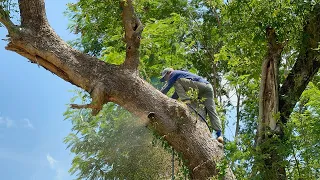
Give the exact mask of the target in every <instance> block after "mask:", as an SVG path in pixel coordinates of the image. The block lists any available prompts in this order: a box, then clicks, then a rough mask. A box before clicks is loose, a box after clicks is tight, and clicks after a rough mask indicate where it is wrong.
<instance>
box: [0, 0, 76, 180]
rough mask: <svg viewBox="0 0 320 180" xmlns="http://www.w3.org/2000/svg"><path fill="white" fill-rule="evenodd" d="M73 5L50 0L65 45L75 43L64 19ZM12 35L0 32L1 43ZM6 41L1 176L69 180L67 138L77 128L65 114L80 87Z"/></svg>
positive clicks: (0, 61)
mask: <svg viewBox="0 0 320 180" xmlns="http://www.w3.org/2000/svg"><path fill="white" fill-rule="evenodd" d="M68 2H75V0H46V7H47V16H48V19H49V23H50V24H51V26H52V27H53V29H55V30H56V32H57V33H58V35H60V36H61V38H62V39H64V40H71V39H72V38H75V37H74V35H72V34H71V33H69V31H68V30H67V26H68V18H67V17H65V16H64V15H63V11H65V9H66V4H67V3H68ZM6 35H7V31H6V30H5V29H4V28H3V27H1V28H0V38H1V39H5V38H6V37H5V36H6ZM6 44H7V42H5V41H3V40H0V99H1V101H0V173H1V179H3V180H69V179H72V177H71V176H70V175H69V174H68V170H69V168H70V166H71V161H72V155H71V154H70V151H69V150H68V149H66V145H65V144H64V143H63V138H64V137H65V136H67V135H68V133H69V132H70V129H71V123H70V122H69V121H65V120H64V118H63V112H64V111H65V110H66V107H67V105H66V104H68V103H69V100H70V98H71V97H72V96H73V93H71V92H69V90H73V89H74V88H75V87H74V86H72V85H71V84H70V83H67V82H65V81H63V80H62V79H60V78H58V77H57V76H55V75H53V74H52V73H50V72H48V71H46V70H45V69H43V68H40V67H38V66H37V65H35V64H31V63H29V62H28V60H27V59H26V58H23V57H21V56H20V55H18V54H15V53H13V52H10V51H7V50H5V49H4V47H5V46H6Z"/></svg>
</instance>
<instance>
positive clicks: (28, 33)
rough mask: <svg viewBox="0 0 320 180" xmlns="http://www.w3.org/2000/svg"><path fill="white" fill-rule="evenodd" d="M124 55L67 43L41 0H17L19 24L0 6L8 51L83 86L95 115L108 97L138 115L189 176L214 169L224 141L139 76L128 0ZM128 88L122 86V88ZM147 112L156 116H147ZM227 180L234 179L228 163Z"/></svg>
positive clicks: (135, 25)
mask: <svg viewBox="0 0 320 180" xmlns="http://www.w3.org/2000/svg"><path fill="white" fill-rule="evenodd" d="M121 5H122V8H123V13H122V19H123V23H124V27H125V41H126V44H127V46H126V59H125V61H124V63H123V64H122V65H120V66H116V65H111V64H107V63H105V62H103V61H100V60H99V59H97V58H94V57H91V56H88V55H86V54H83V53H81V52H79V51H77V50H75V49H73V48H71V47H70V46H69V45H68V44H66V43H65V42H64V41H63V40H62V39H61V38H60V37H59V36H58V35H57V34H56V33H55V32H54V30H53V29H52V28H51V27H50V25H49V24H48V21H47V18H46V14H45V5H44V0H32V1H30V0H19V8H20V16H21V25H15V24H14V23H12V22H11V21H10V18H9V16H8V13H7V12H6V11H5V10H4V9H3V7H1V8H0V22H1V23H2V24H3V25H4V26H5V27H6V28H7V30H8V33H9V35H8V37H9V43H8V45H7V47H6V49H7V50H10V51H13V52H16V53H18V54H20V55H22V56H24V57H26V58H28V59H29V60H30V61H31V62H32V63H36V64H38V65H40V66H42V67H44V68H45V69H47V70H49V71H51V72H52V73H54V74H56V75H57V76H59V77H60V78H62V79H64V80H65V81H67V82H70V83H72V84H74V85H76V86H78V87H80V88H82V89H84V90H85V91H87V92H88V93H89V94H90V95H91V98H92V102H91V104H87V105H73V107H74V108H92V109H93V113H94V114H97V113H98V112H99V111H100V110H101V108H102V106H103V105H104V104H105V103H108V102H114V103H117V104H119V105H121V106H123V107H124V108H126V109H127V110H128V111H130V112H132V113H134V114H135V115H137V116H138V117H141V118H142V119H144V120H145V121H146V123H147V124H148V125H150V126H152V127H153V128H154V130H155V131H156V132H157V133H158V134H160V135H162V136H164V137H165V139H166V140H167V141H168V142H169V143H170V144H171V145H172V147H173V148H174V149H175V150H176V151H177V152H181V153H182V155H183V158H185V159H186V160H187V164H186V165H187V166H188V167H189V170H190V172H191V177H192V179H207V178H208V177H212V176H215V175H217V174H218V172H219V170H218V169H217V166H216V165H217V164H218V163H219V162H220V161H221V160H222V159H223V146H222V145H221V144H219V143H218V142H217V141H216V140H214V139H211V134H210V132H209V131H208V129H207V127H206V125H205V124H204V123H203V122H201V121H197V119H198V118H197V117H195V115H193V114H192V113H191V112H189V110H188V108H187V106H186V105H184V104H182V103H179V102H177V101H175V100H173V99H170V98H168V97H167V96H165V95H163V94H162V93H161V92H160V91H158V90H157V89H155V88H154V87H152V86H151V85H150V84H149V83H147V82H146V81H144V80H143V79H141V78H140V77H139V76H138V74H139V73H138V70H137V67H138V64H139V51H138V49H139V45H140V34H141V32H142V30H143V26H142V24H141V22H140V21H139V19H138V18H137V17H136V15H135V13H134V9H133V6H132V2H131V0H126V1H122V3H121ZM123 87H126V88H123ZM149 112H154V113H155V116H154V117H153V118H151V119H147V116H148V114H149ZM225 179H235V177H234V175H233V173H232V172H231V170H230V169H229V168H227V169H226V175H225Z"/></svg>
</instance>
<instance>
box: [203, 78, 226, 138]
mask: <svg viewBox="0 0 320 180" xmlns="http://www.w3.org/2000/svg"><path fill="white" fill-rule="evenodd" d="M199 89H200V92H202V93H201V94H200V97H202V98H204V99H205V100H204V106H205V107H206V110H207V113H208V116H209V118H210V122H211V126H212V128H213V129H214V130H215V131H216V133H217V137H218V141H219V142H221V143H222V142H223V138H222V137H221V129H222V127H221V121H220V118H219V117H218V113H217V111H216V107H215V103H214V99H213V89H212V86H211V85H210V84H207V85H206V87H200V88H199Z"/></svg>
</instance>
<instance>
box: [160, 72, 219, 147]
mask: <svg viewBox="0 0 320 180" xmlns="http://www.w3.org/2000/svg"><path fill="white" fill-rule="evenodd" d="M161 76H162V77H161V79H160V81H161V82H164V81H167V84H166V85H165V86H164V87H163V88H162V89H161V92H162V93H164V94H167V92H168V91H169V90H170V88H171V87H172V86H174V88H175V93H174V94H173V95H172V98H173V99H178V98H180V100H181V101H182V102H185V103H186V104H188V106H189V107H190V106H191V104H192V102H191V101H196V102H194V103H198V102H197V101H200V102H202V101H203V104H204V106H205V112H206V113H208V115H209V118H210V122H211V126H212V129H214V130H215V131H216V135H217V140H218V141H219V142H220V143H223V137H222V136H221V121H220V119H219V117H218V114H217V112H216V109H215V103H214V99H213V88H212V85H211V84H210V83H209V82H208V81H207V80H205V79H204V78H203V77H200V76H197V75H195V74H192V73H190V72H187V71H181V70H174V69H172V68H165V69H164V70H163V71H162V73H161ZM192 89H193V90H196V92H195V93H196V94H197V95H198V96H197V97H196V99H192V98H190V96H188V95H187V92H188V91H190V90H192ZM191 107H192V106H191ZM193 109H194V108H193ZM194 110H195V109H194ZM195 111H196V110H195ZM199 115H200V114H199ZM202 118H204V117H203V116H202ZM204 121H205V118H204Z"/></svg>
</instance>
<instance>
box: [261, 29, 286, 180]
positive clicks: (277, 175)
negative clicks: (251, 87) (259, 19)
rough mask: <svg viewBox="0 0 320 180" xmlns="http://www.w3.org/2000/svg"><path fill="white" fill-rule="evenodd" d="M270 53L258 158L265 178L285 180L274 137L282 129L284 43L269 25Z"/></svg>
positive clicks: (265, 64) (264, 67)
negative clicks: (278, 117) (281, 73)
mask: <svg viewBox="0 0 320 180" xmlns="http://www.w3.org/2000/svg"><path fill="white" fill-rule="evenodd" d="M266 33H267V40H268V52H267V56H266V58H265V60H264V62H263V65H262V76H261V85H260V95H259V122H258V131H257V140H256V144H257V146H258V147H259V148H258V151H259V153H258V156H263V158H258V157H257V158H256V159H259V161H260V159H261V161H262V162H259V161H258V160H257V162H256V164H260V163H262V166H259V165H257V167H258V171H259V173H260V174H261V176H262V178H263V179H266V178H268V177H269V178H271V179H285V177H286V173H285V167H284V166H283V165H281V164H283V163H281V162H282V161H283V158H282V157H281V156H280V155H279V154H278V152H277V151H276V150H275V148H274V146H277V144H276V143H277V142H276V141H275V140H274V139H273V138H272V136H273V134H277V132H279V131H280V127H279V126H278V123H277V119H276V117H277V114H278V112H279V110H278V109H279V106H278V104H279V103H278V102H279V98H278V94H279V93H278V89H279V88H278V86H279V85H278V84H279V82H278V71H279V68H278V67H279V63H280V59H281V52H282V50H283V45H282V44H280V43H278V42H277V40H276V34H275V31H274V29H272V28H267V30H266ZM259 154H261V155H259Z"/></svg>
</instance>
